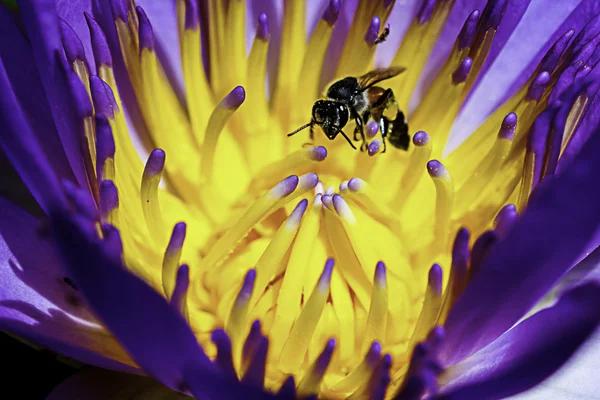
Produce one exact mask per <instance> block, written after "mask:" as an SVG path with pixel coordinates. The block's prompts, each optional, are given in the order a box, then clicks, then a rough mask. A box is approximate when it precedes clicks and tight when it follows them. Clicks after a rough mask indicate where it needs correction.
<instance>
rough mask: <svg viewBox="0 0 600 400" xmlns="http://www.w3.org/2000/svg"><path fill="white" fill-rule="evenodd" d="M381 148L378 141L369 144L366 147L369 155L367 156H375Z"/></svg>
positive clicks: (381, 144)
mask: <svg viewBox="0 0 600 400" xmlns="http://www.w3.org/2000/svg"><path fill="white" fill-rule="evenodd" d="M382 147H383V142H382V141H381V140H379V139H375V140H373V141H372V142H371V143H369V146H368V147H367V152H368V153H369V156H371V157H373V156H374V155H375V154H377V153H379V152H380V151H381V149H382Z"/></svg>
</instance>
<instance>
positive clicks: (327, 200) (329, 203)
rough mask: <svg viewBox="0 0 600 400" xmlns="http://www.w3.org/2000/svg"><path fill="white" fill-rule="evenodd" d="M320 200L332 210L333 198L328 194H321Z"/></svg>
mask: <svg viewBox="0 0 600 400" xmlns="http://www.w3.org/2000/svg"><path fill="white" fill-rule="evenodd" d="M321 202H322V203H323V205H324V206H325V207H327V208H329V209H330V210H333V200H332V196H331V195H330V194H324V195H323V196H321Z"/></svg>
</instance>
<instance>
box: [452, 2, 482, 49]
mask: <svg viewBox="0 0 600 400" xmlns="http://www.w3.org/2000/svg"><path fill="white" fill-rule="evenodd" d="M480 15H481V13H480V12H479V10H474V11H473V12H472V13H471V14H470V15H469V17H468V18H467V20H466V21H465V23H464V25H463V27H462V29H461V31H460V33H459V34H458V38H457V39H456V45H457V48H458V50H459V51H460V50H462V49H464V48H466V47H470V46H471V44H472V43H473V38H474V37H475V32H476V30H477V22H478V21H479V16H480Z"/></svg>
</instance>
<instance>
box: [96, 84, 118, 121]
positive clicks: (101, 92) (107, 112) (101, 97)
mask: <svg viewBox="0 0 600 400" xmlns="http://www.w3.org/2000/svg"><path fill="white" fill-rule="evenodd" d="M104 85H105V83H104V81H102V79H100V78H98V77H97V76H95V75H92V76H90V91H91V92H92V100H93V101H94V107H95V108H96V115H98V114H100V115H103V116H106V117H109V118H113V117H114V116H115V111H114V110H115V108H114V107H116V104H114V105H113V103H112V102H111V99H110V98H109V96H108V94H107V93H106V88H105V86H104ZM113 99H114V97H113Z"/></svg>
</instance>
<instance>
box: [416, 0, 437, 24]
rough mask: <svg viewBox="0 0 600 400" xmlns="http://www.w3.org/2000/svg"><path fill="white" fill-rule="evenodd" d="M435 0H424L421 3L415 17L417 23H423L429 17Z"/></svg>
mask: <svg viewBox="0 0 600 400" xmlns="http://www.w3.org/2000/svg"><path fill="white" fill-rule="evenodd" d="M436 1H437V0H425V1H424V2H423V3H422V5H421V8H420V9H419V12H418V13H417V18H416V19H417V21H418V23H419V25H423V24H424V23H425V22H427V21H429V20H430V19H431V16H432V15H433V10H434V9H435V5H436Z"/></svg>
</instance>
